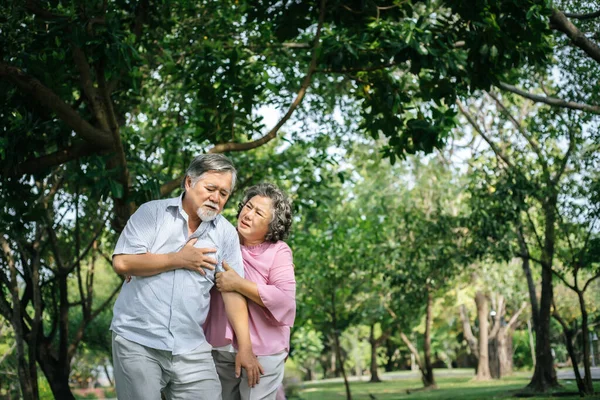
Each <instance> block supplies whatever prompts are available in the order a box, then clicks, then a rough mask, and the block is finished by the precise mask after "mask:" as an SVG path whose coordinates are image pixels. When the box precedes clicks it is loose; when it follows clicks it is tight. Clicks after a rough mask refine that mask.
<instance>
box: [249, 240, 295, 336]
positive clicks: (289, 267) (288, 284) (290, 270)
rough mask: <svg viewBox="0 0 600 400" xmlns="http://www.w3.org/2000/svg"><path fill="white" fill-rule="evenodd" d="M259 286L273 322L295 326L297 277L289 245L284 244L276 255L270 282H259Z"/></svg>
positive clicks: (261, 296) (271, 269) (270, 270)
mask: <svg viewBox="0 0 600 400" xmlns="http://www.w3.org/2000/svg"><path fill="white" fill-rule="evenodd" d="M257 288H258V295H259V296H260V298H261V300H262V301H263V303H264V305H265V307H266V308H267V310H269V313H270V314H271V316H272V317H273V322H274V323H275V324H276V325H281V326H290V327H291V326H293V325H294V319H295V318H296V278H295V276H294V260H293V258H292V250H291V249H290V248H289V247H288V246H287V245H284V246H282V248H281V249H279V250H278V251H277V254H276V255H275V259H274V260H273V265H272V266H271V268H270V269H269V279H268V284H266V285H265V284H257Z"/></svg>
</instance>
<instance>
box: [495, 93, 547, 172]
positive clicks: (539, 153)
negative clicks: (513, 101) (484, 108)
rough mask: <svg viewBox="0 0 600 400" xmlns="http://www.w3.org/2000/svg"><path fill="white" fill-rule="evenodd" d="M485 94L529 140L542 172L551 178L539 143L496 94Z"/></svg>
mask: <svg viewBox="0 0 600 400" xmlns="http://www.w3.org/2000/svg"><path fill="white" fill-rule="evenodd" d="M485 93H486V94H487V95H488V96H490V97H491V98H492V99H493V100H494V101H495V102H496V104H497V105H498V107H500V110H501V111H502V112H503V113H504V115H506V116H507V117H508V119H509V120H510V122H512V124H513V125H514V126H515V128H516V129H517V131H519V132H520V133H521V135H522V136H523V137H524V138H525V139H526V140H527V142H528V143H529V145H530V146H531V148H532V149H533V151H534V152H535V154H536V155H537V156H538V158H539V160H540V163H541V165H542V170H543V171H544V174H546V176H548V177H550V172H549V171H548V162H547V161H546V158H545V157H544V155H543V154H542V151H541V150H540V146H539V143H537V141H536V140H535V139H534V138H533V137H532V136H531V135H530V134H529V133H528V132H526V131H525V129H523V127H522V126H521V124H520V123H519V121H517V120H516V119H515V117H513V115H512V114H511V112H510V111H509V110H508V108H506V106H505V105H504V103H502V101H500V99H499V98H498V97H497V96H496V95H495V94H494V93H492V92H487V91H486V92H485Z"/></svg>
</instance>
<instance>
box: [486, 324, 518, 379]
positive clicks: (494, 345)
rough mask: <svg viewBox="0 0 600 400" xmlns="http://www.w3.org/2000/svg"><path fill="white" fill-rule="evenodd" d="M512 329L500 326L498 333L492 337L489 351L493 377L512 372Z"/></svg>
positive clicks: (497, 377)
mask: <svg viewBox="0 0 600 400" xmlns="http://www.w3.org/2000/svg"><path fill="white" fill-rule="evenodd" d="M510 333H512V330H510V329H506V328H505V327H502V328H500V330H499V331H498V333H497V335H496V336H495V337H494V338H492V339H490V341H489V346H488V351H489V358H490V363H489V366H490V375H491V377H492V378H493V379H501V378H503V377H505V376H508V375H510V374H512V369H513V362H512V354H513V349H512V337H511V335H510Z"/></svg>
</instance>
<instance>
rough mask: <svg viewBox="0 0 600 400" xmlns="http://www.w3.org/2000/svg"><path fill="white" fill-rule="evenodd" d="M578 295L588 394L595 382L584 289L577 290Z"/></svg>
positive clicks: (585, 382) (585, 380)
mask: <svg viewBox="0 0 600 400" xmlns="http://www.w3.org/2000/svg"><path fill="white" fill-rule="evenodd" d="M577 297H578V299H579V308H580V310H581V335H582V338H581V339H582V345H583V371H584V373H585V376H584V377H583V383H584V386H585V393H586V394H593V393H594V384H593V382H592V371H591V366H590V342H589V338H590V336H589V334H590V333H589V327H588V313H587V310H586V308H585V299H584V297H583V292H582V291H577Z"/></svg>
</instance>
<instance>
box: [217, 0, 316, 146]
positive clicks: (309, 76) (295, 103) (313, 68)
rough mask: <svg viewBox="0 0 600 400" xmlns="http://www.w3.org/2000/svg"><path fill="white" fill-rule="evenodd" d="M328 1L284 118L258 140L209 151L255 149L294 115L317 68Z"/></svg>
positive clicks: (223, 144)
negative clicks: (310, 54)
mask: <svg viewBox="0 0 600 400" xmlns="http://www.w3.org/2000/svg"><path fill="white" fill-rule="evenodd" d="M326 2H327V0H321V6H320V12H319V23H318V25H317V32H316V34H315V41H314V44H313V51H312V53H313V54H312V59H311V61H310V65H309V67H308V71H307V73H306V76H305V77H304V81H303V82H302V85H301V86H300V90H299V91H298V93H297V94H296V98H295V99H294V101H293V102H292V104H291V105H290V107H289V109H288V111H287V112H286V113H285V115H284V116H283V118H281V120H280V121H279V122H278V123H277V124H276V125H275V126H274V127H273V129H271V130H270V131H269V133H267V134H266V135H265V136H263V137H262V138H260V139H258V140H255V141H253V142H248V143H220V144H217V145H216V146H215V147H213V148H212V149H211V150H210V151H209V153H224V152H227V151H246V150H250V149H254V148H257V147H259V146H262V145H263V144H265V143H267V142H269V141H271V140H273V139H274V138H275V136H277V132H278V131H279V129H280V128H281V127H282V126H283V124H285V123H286V122H287V120H288V119H289V118H290V117H291V116H292V114H293V113H294V111H295V110H296V108H297V107H298V105H299V104H300V102H302V99H303V98H304V95H305V94H306V91H307V89H308V87H309V86H310V82H311V79H312V76H313V74H314V73H315V71H316V69H317V58H318V55H319V52H318V49H319V45H320V38H321V31H322V28H323V22H324V20H325V4H326Z"/></svg>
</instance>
